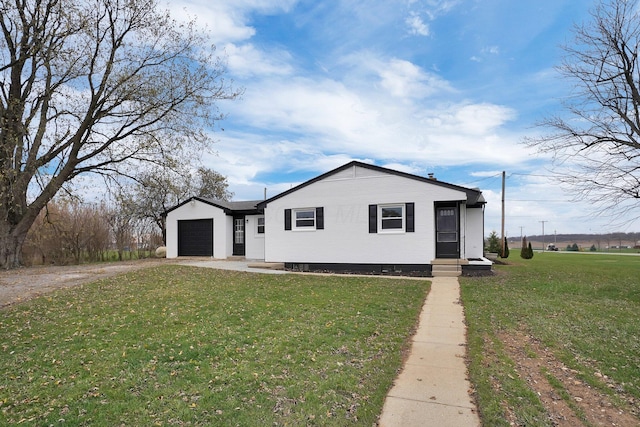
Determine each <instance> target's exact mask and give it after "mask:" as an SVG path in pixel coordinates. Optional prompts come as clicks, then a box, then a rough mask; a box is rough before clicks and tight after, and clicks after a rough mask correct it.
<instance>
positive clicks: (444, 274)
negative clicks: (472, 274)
mask: <svg viewBox="0 0 640 427" xmlns="http://www.w3.org/2000/svg"><path fill="white" fill-rule="evenodd" d="M461 275H462V271H440V270H431V276H433V277H458V276H461Z"/></svg>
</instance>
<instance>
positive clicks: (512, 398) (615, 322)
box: [461, 249, 640, 426]
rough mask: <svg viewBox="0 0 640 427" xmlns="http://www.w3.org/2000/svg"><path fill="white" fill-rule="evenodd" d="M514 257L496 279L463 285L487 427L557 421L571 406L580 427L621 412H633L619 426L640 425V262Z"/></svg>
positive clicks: (464, 281) (539, 255)
mask: <svg viewBox="0 0 640 427" xmlns="http://www.w3.org/2000/svg"><path fill="white" fill-rule="evenodd" d="M511 253H512V257H511V258H510V259H508V260H507V262H509V264H510V265H504V266H496V272H497V274H496V275H495V276H492V277H485V278H463V279H461V284H462V300H463V303H464V306H465V311H466V316H467V322H468V328H469V330H468V334H469V353H470V357H471V366H470V373H471V380H472V382H473V383H474V384H475V386H476V390H477V396H478V403H479V407H480V412H481V414H482V419H483V422H484V424H485V425H491V426H494V425H497V426H500V425H505V426H506V425H510V423H515V424H516V425H527V426H552V425H558V424H556V422H557V421H558V420H559V419H560V418H561V416H559V415H557V414H554V413H553V410H554V408H553V407H554V406H558V405H559V404H560V403H562V404H563V405H564V406H566V407H567V408H568V409H567V411H571V413H572V416H573V417H574V418H575V420H577V421H576V423H578V424H576V425H587V426H589V425H600V424H598V423H599V421H598V420H595V419H592V418H590V416H591V413H593V414H596V415H598V416H604V415H603V414H606V415H607V416H609V414H613V415H615V413H616V412H617V411H616V410H615V407H619V408H621V410H622V411H623V412H624V414H626V415H627V416H631V419H630V420H631V421H629V419H626V422H627V423H628V424H624V423H618V424H616V425H640V418H638V415H640V339H639V337H640V257H636V256H619V255H604V254H594V255H586V254H570V253H563V254H558V253H536V254H535V256H534V257H533V259H532V260H528V261H525V260H522V259H521V258H520V257H518V256H517V255H518V254H517V253H516V251H515V250H513V249H512V252H511ZM513 255H515V256H513ZM543 383H544V384H543ZM544 386H546V390H545V389H544ZM541 390H542V391H541ZM589 390H597V391H598V393H600V394H602V395H603V396H606V399H607V401H610V402H611V405H613V409H612V408H611V407H608V406H606V405H605V404H604V403H602V405H604V406H602V407H600V406H598V405H600V404H601V403H600V402H592V400H594V399H587V398H586V397H581V396H580V394H581V393H587V392H588V391H589ZM547 395H548V396H550V397H551V398H550V401H551V403H550V404H547V403H546V402H545V398H546V397H547ZM587 400H589V401H587ZM589 405H591V406H589ZM550 408H551V409H550ZM618 412H619V411H618ZM634 413H635V416H634V415H633V414H634ZM596 415H594V416H596ZM554 417H555V418H554ZM562 417H564V415H563V416H562ZM612 422H613V421H611V420H609V422H608V424H607V423H606V422H605V424H606V425H613V424H611V423H612ZM565 425H567V424H565ZM568 425H571V424H568Z"/></svg>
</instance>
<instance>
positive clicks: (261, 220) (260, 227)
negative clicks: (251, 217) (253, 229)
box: [258, 216, 264, 234]
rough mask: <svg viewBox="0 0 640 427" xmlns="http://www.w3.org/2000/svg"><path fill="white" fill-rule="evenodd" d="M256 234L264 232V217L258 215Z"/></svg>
mask: <svg viewBox="0 0 640 427" xmlns="http://www.w3.org/2000/svg"><path fill="white" fill-rule="evenodd" d="M258 234H264V217H263V216H259V217H258Z"/></svg>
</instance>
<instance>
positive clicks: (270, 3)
mask: <svg viewBox="0 0 640 427" xmlns="http://www.w3.org/2000/svg"><path fill="white" fill-rule="evenodd" d="M297 1H298V0H216V1H210V0H165V5H166V7H167V8H168V10H169V11H170V12H171V16H172V17H173V18H174V19H176V20H179V21H192V20H194V19H195V21H196V24H197V25H199V26H200V27H202V28H206V29H207V31H209V32H210V34H211V36H212V41H213V42H214V43H215V44H225V43H229V42H239V41H243V40H248V39H250V38H251V37H253V36H254V35H255V28H253V27H252V26H251V25H250V24H249V21H250V16H251V14H252V13H260V14H265V15H268V14H275V13H282V12H288V11H290V10H291V9H292V7H293V6H294V5H295V4H296V3H297Z"/></svg>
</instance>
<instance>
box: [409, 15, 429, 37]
mask: <svg viewBox="0 0 640 427" xmlns="http://www.w3.org/2000/svg"><path fill="white" fill-rule="evenodd" d="M404 22H405V23H406V24H407V26H408V27H409V33H410V34H413V35H415V36H428V35H429V26H428V25H427V24H425V23H424V21H423V20H422V18H420V17H419V16H418V15H416V14H411V16H409V17H407V19H405V21H404Z"/></svg>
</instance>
